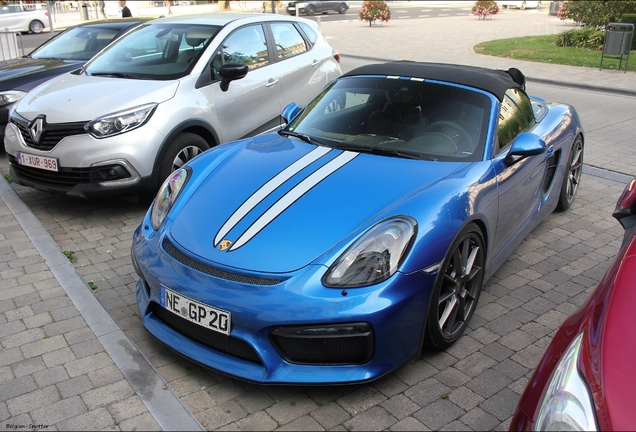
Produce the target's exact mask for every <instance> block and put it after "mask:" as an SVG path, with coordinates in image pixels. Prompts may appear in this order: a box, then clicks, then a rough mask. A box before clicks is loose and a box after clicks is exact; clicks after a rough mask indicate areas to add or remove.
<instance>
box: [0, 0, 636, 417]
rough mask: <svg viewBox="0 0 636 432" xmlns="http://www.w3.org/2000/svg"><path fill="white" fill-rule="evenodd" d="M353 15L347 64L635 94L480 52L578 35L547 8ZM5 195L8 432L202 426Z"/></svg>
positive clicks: (2, 373) (0, 411)
mask: <svg viewBox="0 0 636 432" xmlns="http://www.w3.org/2000/svg"><path fill="white" fill-rule="evenodd" d="M419 3H421V2H419ZM431 5H434V7H443V2H432V3H431ZM391 7H392V10H394V11H397V10H398V9H399V8H401V7H409V8H412V7H420V6H418V5H417V3H416V2H392V3H391ZM185 8H186V7H184V10H185ZM193 8H194V7H193ZM157 9H160V8H157ZM187 10H188V11H194V9H187ZM177 11H178V10H176V8H175V12H177ZM350 15H351V17H352V19H351V20H349V21H344V22H342V21H341V22H323V23H322V27H323V31H324V33H325V35H326V37H327V39H328V40H329V42H330V43H331V44H332V45H333V46H334V47H335V48H336V49H338V50H339V51H340V52H341V53H342V54H343V55H344V56H349V57H360V58H373V59H396V60H398V59H400V60H401V59H408V60H419V61H434V62H449V63H464V64H469V65H477V66H484V67H491V68H497V69H507V68H509V67H517V68H519V69H520V70H522V71H523V72H524V73H525V74H526V76H527V78H528V79H529V80H530V82H533V81H534V82H546V83H552V84H554V85H558V86H565V87H572V88H588V89H597V90H599V89H600V90H604V91H611V92H620V93H624V94H630V95H636V73H632V72H628V73H626V74H624V73H622V72H617V71H615V70H602V71H599V70H598V69H596V68H595V69H591V68H575V67H566V66H558V65H551V64H543V63H530V62H523V61H517V60H510V59H500V58H493V57H487V56H482V55H478V54H475V53H474V51H473V46H474V45H475V44H477V43H479V42H483V41H487V40H493V39H499V38H504V37H506V38H507V37H516V36H525V35H538V34H552V33H558V32H560V31H562V30H564V29H566V28H568V27H567V26H564V24H563V23H562V22H560V21H559V20H558V19H556V18H555V17H551V16H547V15H545V13H543V12H541V11H515V10H512V11H510V12H503V13H501V14H499V15H497V16H495V17H494V18H493V19H492V20H486V21H481V20H477V19H476V18H475V17H473V16H472V15H469V12H468V10H467V11H466V15H464V16H459V17H445V18H436V19H424V18H423V19H408V20H406V19H404V20H398V19H395V20H392V21H390V22H389V23H387V24H385V25H377V26H371V27H369V26H368V24H366V23H363V22H360V21H357V20H356V19H355V15H353V14H352V13H351V12H350ZM628 179H629V177H627V176H625V177H624V178H623V177H621V178H620V181H627V180H628ZM0 198H1V199H0V251H1V253H0V348H1V349H2V351H0V422H1V424H0V429H2V430H4V429H16V428H29V429H30V428H33V426H35V428H36V429H40V430H96V429H111V430H117V429H120V430H135V429H137V430H157V429H164V430H202V429H203V426H202V425H201V423H200V422H199V421H198V420H197V419H196V418H195V417H194V416H193V415H192V414H191V412H190V411H189V410H188V409H187V408H186V407H185V406H184V405H183V403H182V402H181V400H180V399H179V398H178V397H177V396H176V395H175V394H174V393H173V392H172V391H171V390H170V389H169V388H168V385H167V384H166V382H165V381H164V379H163V378H162V377H161V376H160V375H159V374H158V373H157V370H156V369H155V367H153V366H152V365H151V364H150V363H149V362H148V360H147V359H146V357H145V356H144V355H143V354H142V353H141V352H140V351H139V350H138V349H137V346H136V345H135V344H134V343H133V342H132V341H131V340H130V339H129V338H128V337H127V336H126V334H125V333H124V332H123V331H122V329H121V328H120V327H119V325H118V324H117V323H116V322H115V320H114V319H113V318H112V316H111V315H110V314H109V313H108V312H107V311H106V310H105V309H104V307H103V306H102V305H101V303H100V302H99V301H98V300H97V298H96V297H95V296H94V295H93V293H92V292H91V290H90V288H89V286H88V285H87V283H86V281H84V280H83V279H82V278H81V277H80V276H79V274H78V272H77V269H76V268H75V267H74V266H73V265H72V264H71V263H70V261H69V260H68V259H67V257H66V256H65V255H64V254H63V253H62V251H61V250H60V249H59V247H58V246H57V244H56V243H55V241H54V239H52V238H51V236H50V235H49V234H48V233H47V231H46V229H45V228H44V227H43V226H42V225H41V224H40V222H39V221H38V219H37V218H35V216H34V215H33V213H31V211H30V210H29V208H28V207H27V206H26V205H25V204H24V203H23V202H22V201H21V200H20V198H19V197H18V195H16V193H15V192H14V190H13V189H12V188H11V186H10V185H9V184H8V183H7V182H5V181H4V180H0Z"/></svg>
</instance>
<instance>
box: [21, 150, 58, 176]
mask: <svg viewBox="0 0 636 432" xmlns="http://www.w3.org/2000/svg"><path fill="white" fill-rule="evenodd" d="M17 159H18V165H23V166H28V167H32V168H39V169H43V170H47V171H55V172H57V159H55V158H50V157H45V156H37V155H32V154H28V153H22V152H18V153H17Z"/></svg>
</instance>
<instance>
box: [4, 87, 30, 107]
mask: <svg viewBox="0 0 636 432" xmlns="http://www.w3.org/2000/svg"><path fill="white" fill-rule="evenodd" d="M25 95H26V92H23V91H20V90H7V91H3V92H0V106H4V105H9V104H12V103H16V102H17V101H19V100H20V99H22V98H23V97H24V96H25Z"/></svg>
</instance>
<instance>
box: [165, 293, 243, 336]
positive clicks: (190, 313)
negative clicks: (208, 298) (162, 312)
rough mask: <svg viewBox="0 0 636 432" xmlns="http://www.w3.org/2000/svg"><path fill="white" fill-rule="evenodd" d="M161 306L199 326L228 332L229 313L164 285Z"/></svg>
mask: <svg viewBox="0 0 636 432" xmlns="http://www.w3.org/2000/svg"><path fill="white" fill-rule="evenodd" d="M161 306H163V307H164V308H165V309H166V310H168V311H170V312H172V313H173V314H175V315H179V316H180V317H181V318H183V319H186V320H188V321H190V322H192V323H195V324H197V325H200V326H201V327H205V328H207V329H209V330H213V331H215V332H219V333H223V334H225V335H228V336H229V334H230V328H231V315H230V313H229V312H226V311H222V310H220V309H216V308H213V307H212V306H208V305H206V304H203V303H199V302H197V301H194V300H191V299H189V298H187V297H184V296H183V295H181V294H179V293H176V292H174V291H172V290H171V289H170V288H168V287H166V286H164V285H161Z"/></svg>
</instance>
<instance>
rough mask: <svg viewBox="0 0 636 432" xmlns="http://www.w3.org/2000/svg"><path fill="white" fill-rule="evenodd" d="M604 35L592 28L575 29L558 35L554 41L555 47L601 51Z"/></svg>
mask: <svg viewBox="0 0 636 432" xmlns="http://www.w3.org/2000/svg"><path fill="white" fill-rule="evenodd" d="M603 38H604V34H603V32H602V31H600V30H596V29H594V28H592V27H584V28H577V29H572V30H567V31H564V32H562V33H559V34H558V35H557V36H556V39H555V40H554V44H555V45H556V46H561V47H574V48H584V49H592V50H602V49H603Z"/></svg>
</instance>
